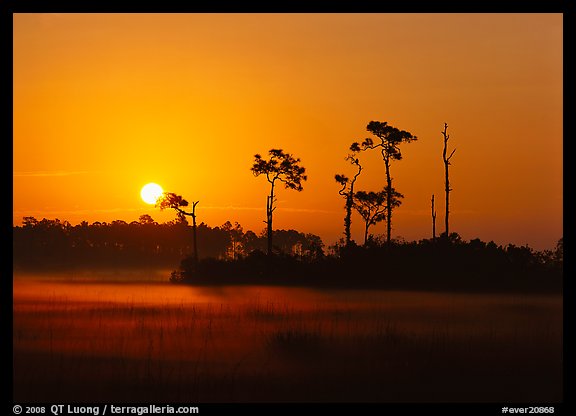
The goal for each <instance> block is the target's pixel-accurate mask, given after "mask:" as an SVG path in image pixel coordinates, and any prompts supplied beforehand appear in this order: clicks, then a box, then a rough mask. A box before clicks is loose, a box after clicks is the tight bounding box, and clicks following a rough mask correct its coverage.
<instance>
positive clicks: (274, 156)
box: [250, 149, 307, 255]
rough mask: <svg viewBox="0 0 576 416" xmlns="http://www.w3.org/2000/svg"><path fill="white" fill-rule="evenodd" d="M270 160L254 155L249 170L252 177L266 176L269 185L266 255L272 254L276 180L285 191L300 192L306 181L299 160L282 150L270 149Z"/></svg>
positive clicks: (303, 169) (304, 170)
mask: <svg viewBox="0 0 576 416" xmlns="http://www.w3.org/2000/svg"><path fill="white" fill-rule="evenodd" d="M268 154H269V155H270V159H268V160H264V159H263V158H262V156H260V155H259V154H256V155H254V164H253V165H252V168H251V169H250V170H251V171H252V173H253V174H254V176H260V175H266V180H268V182H269V183H270V195H268V197H267V199H266V221H264V222H265V223H266V229H267V231H266V234H267V239H268V247H267V251H268V255H271V254H272V214H273V213H274V210H275V209H276V207H275V206H274V203H275V202H276V200H275V199H274V186H275V183H276V181H277V180H279V181H280V182H282V183H283V184H284V187H285V188H286V189H294V190H296V191H298V192H300V191H302V189H303V188H302V181H305V180H306V179H307V176H306V175H305V172H306V169H305V168H304V167H301V166H300V165H299V164H298V163H299V162H300V159H297V158H294V157H293V156H292V155H291V154H290V153H284V151H283V150H282V149H270V150H269V151H268Z"/></svg>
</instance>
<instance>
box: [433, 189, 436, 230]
mask: <svg viewBox="0 0 576 416" xmlns="http://www.w3.org/2000/svg"><path fill="white" fill-rule="evenodd" d="M432 241H436V210H435V209H434V194H432Z"/></svg>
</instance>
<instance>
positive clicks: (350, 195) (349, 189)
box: [334, 144, 362, 246]
mask: <svg viewBox="0 0 576 416" xmlns="http://www.w3.org/2000/svg"><path fill="white" fill-rule="evenodd" d="M350 150H351V151H352V153H350V154H349V155H348V156H346V159H345V160H347V161H349V162H350V163H351V164H353V165H355V166H356V167H357V171H356V173H355V174H354V176H353V177H352V179H350V178H348V177H347V176H346V175H340V174H337V175H335V176H334V179H335V180H336V182H338V183H339V184H340V185H341V186H342V189H340V190H339V191H338V193H339V194H340V195H342V196H343V197H344V198H345V200H346V205H345V207H346V216H345V217H344V235H345V237H346V246H349V245H350V242H351V240H352V238H351V232H350V226H351V224H352V207H353V206H354V184H355V183H356V179H357V178H358V176H359V175H360V173H361V172H362V166H361V165H360V160H359V159H358V157H357V155H356V154H357V152H358V151H359V150H360V149H359V148H358V146H354V144H353V145H352V146H350Z"/></svg>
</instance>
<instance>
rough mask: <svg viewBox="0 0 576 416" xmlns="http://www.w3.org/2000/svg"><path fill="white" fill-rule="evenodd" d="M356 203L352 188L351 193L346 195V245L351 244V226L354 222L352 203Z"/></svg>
mask: <svg viewBox="0 0 576 416" xmlns="http://www.w3.org/2000/svg"><path fill="white" fill-rule="evenodd" d="M353 203H354V193H353V191H352V189H350V193H349V194H348V195H347V196H346V218H344V234H345V235H346V247H348V246H349V245H350V241H351V240H352V234H351V232H350V226H351V224H352V205H353Z"/></svg>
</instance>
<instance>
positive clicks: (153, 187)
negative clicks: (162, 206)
mask: <svg viewBox="0 0 576 416" xmlns="http://www.w3.org/2000/svg"><path fill="white" fill-rule="evenodd" d="M163 193H164V190H163V189H162V187H161V186H160V185H158V184H157V183H154V182H150V183H147V184H146V185H144V186H143V187H142V190H141V191H140V196H141V197H142V200H143V201H144V202H146V203H147V204H151V205H152V204H155V203H156V201H157V200H158V198H160V197H161V196H162V194H163Z"/></svg>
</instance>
